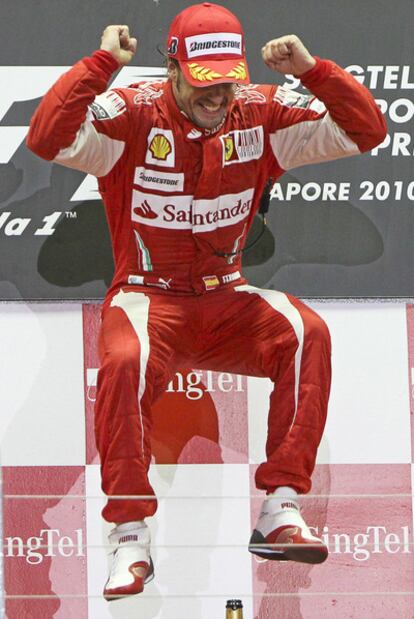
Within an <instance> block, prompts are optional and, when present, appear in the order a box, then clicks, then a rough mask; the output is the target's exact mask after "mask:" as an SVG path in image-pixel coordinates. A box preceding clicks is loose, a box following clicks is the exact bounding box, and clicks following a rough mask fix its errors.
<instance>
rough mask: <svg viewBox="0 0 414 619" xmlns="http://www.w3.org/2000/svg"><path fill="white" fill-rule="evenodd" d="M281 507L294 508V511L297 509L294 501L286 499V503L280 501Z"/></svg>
mask: <svg viewBox="0 0 414 619" xmlns="http://www.w3.org/2000/svg"><path fill="white" fill-rule="evenodd" d="M281 507H282V509H296V511H299V508H298V506H297V505H296V503H291V502H290V501H288V502H287V503H282V505H281Z"/></svg>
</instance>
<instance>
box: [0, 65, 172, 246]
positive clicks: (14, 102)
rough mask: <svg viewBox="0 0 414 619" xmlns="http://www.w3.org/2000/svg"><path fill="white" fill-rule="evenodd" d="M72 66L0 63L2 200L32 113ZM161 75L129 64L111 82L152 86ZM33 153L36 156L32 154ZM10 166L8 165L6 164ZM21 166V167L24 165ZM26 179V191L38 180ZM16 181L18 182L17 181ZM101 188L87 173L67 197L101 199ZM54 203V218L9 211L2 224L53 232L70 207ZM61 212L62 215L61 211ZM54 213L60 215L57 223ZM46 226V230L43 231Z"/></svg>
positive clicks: (11, 231)
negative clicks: (16, 216)
mask: <svg viewBox="0 0 414 619" xmlns="http://www.w3.org/2000/svg"><path fill="white" fill-rule="evenodd" d="M68 69H70V67H67V66H43V67H39V66H22V67H0V89H1V92H2V96H1V101H0V169H1V168H3V170H1V172H2V175H1V181H2V182H1V183H0V185H1V190H0V202H2V201H5V200H4V194H5V193H6V189H7V188H8V186H12V185H13V181H14V179H13V178H12V176H13V173H17V172H16V168H17V166H12V165H11V163H9V162H12V160H14V159H15V158H16V157H20V147H21V146H22V145H23V143H24V141H25V139H26V136H27V133H28V131H29V122H30V118H31V116H32V115H33V113H34V111H35V109H36V107H37V106H38V104H39V103H40V99H41V97H43V95H44V94H45V93H46V92H47V91H48V90H49V88H50V87H51V86H52V85H53V84H54V83H55V82H56V80H57V79H58V78H59V77H60V76H61V75H62V74H63V73H65V72H66V71H67V70H68ZM160 78H165V69H163V68H158V67H130V66H128V67H123V68H122V69H121V71H120V72H119V73H118V75H117V76H116V78H115V80H114V81H113V82H112V83H111V84H110V87H111V88H119V87H127V86H129V84H132V83H137V82H141V81H145V82H146V85H147V86H148V85H149V84H150V82H155V81H158V82H159V81H160ZM138 94H139V93H138ZM101 96H102V95H101ZM98 103H99V101H98ZM111 103H112V107H113V110H112V111H111V114H118V113H121V112H122V110H120V108H119V101H118V100H116V99H114V100H112V102H111ZM111 109H112V108H111ZM95 111H96V112H97V114H98V116H99V112H101V113H102V110H100V109H99V107H95ZM111 117H112V116H111ZM28 156H29V155H28ZM25 157H26V155H25ZM30 157H32V155H31V154H30ZM28 161H29V159H28ZM45 165H50V164H45ZM3 166H4V167H3ZM6 166H8V167H7V168H6ZM19 167H20V168H21V165H20V166H19ZM29 172H30V171H29ZM66 173H67V174H72V175H74V174H76V173H74V172H73V171H71V170H67V172H66ZM4 176H5V178H4ZM25 180H26V183H25V186H26V189H25V191H26V193H27V192H28V191H29V189H30V187H31V186H32V185H34V183H32V181H31V178H30V177H29V179H25ZM15 184H16V185H17V182H16V183H15ZM97 189H98V187H97V182H96V179H95V178H94V177H91V176H89V175H87V176H86V177H84V179H83V181H82V182H81V183H80V185H78V188H77V189H76V190H75V192H74V193H73V190H72V195H71V196H69V197H68V198H65V201H66V200H67V201H69V202H73V201H85V200H99V199H100V195H99V193H98V191H97ZM10 191H11V190H10ZM20 193H21V192H19V199H21V196H20ZM24 197H27V196H24ZM7 198H10V195H9V192H7ZM59 206H60V208H59ZM68 206H69V205H68ZM53 207H54V208H53V209H51V211H52V213H51V214H49V213H47V217H49V218H50V219H48V220H47V221H46V222H42V219H41V218H40V219H39V220H36V222H34V221H33V217H36V215H34V216H33V217H30V220H29V221H26V219H27V218H26V219H25V220H24V221H21V220H20V219H18V220H16V221H12V220H13V219H14V218H13V214H12V212H10V213H8V214H7V217H6V216H5V217H3V219H2V221H1V222H0V227H1V228H2V231H3V233H5V234H6V235H7V236H11V235H14V236H17V235H21V234H22V233H23V232H25V231H26V233H27V232H29V231H31V232H33V234H39V235H46V234H53V232H54V225H55V224H56V222H57V221H58V219H59V217H60V216H64V213H65V210H66V209H65V208H62V205H58V204H54V205H53ZM58 212H59V216H58V215H57V213H58ZM68 212H69V209H68ZM44 214H45V213H44V212H42V217H43V216H44ZM52 216H53V217H56V221H54V222H53V226H52ZM67 217H68V218H70V215H67ZM42 228H43V231H40V230H42Z"/></svg>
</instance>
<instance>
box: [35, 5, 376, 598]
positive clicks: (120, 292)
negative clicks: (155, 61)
mask: <svg viewBox="0 0 414 619" xmlns="http://www.w3.org/2000/svg"><path fill="white" fill-rule="evenodd" d="M167 45H168V56H169V62H168V80H167V81H166V82H153V83H148V82H146V83H139V84H135V85H132V86H130V87H128V88H122V89H115V90H109V91H106V88H107V84H108V81H109V79H110V77H111V75H112V73H113V72H114V71H115V70H117V69H118V68H119V66H122V65H124V64H127V63H128V62H129V61H130V60H131V58H132V56H133V54H134V52H135V47H136V40H135V39H132V38H131V37H130V36H129V31H128V28H127V27H126V26H110V27H108V28H107V29H106V30H105V32H104V34H103V37H102V46H101V49H100V50H99V51H97V52H95V53H94V54H93V55H92V56H91V57H89V58H84V59H83V60H81V61H80V62H78V63H77V64H76V65H75V66H74V67H73V68H72V69H71V70H70V71H68V72H67V73H66V74H65V75H63V76H62V77H61V78H60V79H59V80H58V81H57V83H56V84H55V85H54V86H53V87H52V89H51V90H50V91H49V92H48V93H47V94H46V96H45V98H44V99H43V101H42V103H41V105H40V107H39V108H38V110H37V111H36V113H35V115H34V117H33V120H32V123H31V127H30V133H29V136H28V142H27V143H28V146H29V148H31V149H32V150H33V151H34V152H35V153H37V154H38V155H40V156H41V157H44V158H45V159H48V160H52V161H55V162H57V163H61V164H63V165H66V166H69V167H72V168H76V169H78V170H82V171H84V172H88V173H90V174H94V175H95V176H97V177H98V181H99V190H100V192H101V195H102V198H103V201H104V203H105V208H106V215H107V220H108V224H109V229H110V233H111V238H112V244H113V254H114V259H115V274H114V279H113V282H112V285H111V287H110V289H109V291H108V294H107V296H106V299H105V303H104V307H103V312H102V327H101V333H100V341H99V347H100V355H101V369H100V372H99V380H98V395H97V401H96V440H97V445H98V450H99V454H100V458H101V472H102V486H103V489H104V491H105V493H106V494H107V495H108V496H109V497H111V496H115V495H121V496H124V497H125V496H126V497H128V496H131V499H128V498H123V499H115V498H114V499H112V500H111V498H109V500H108V503H107V505H106V506H105V508H104V510H103V516H104V518H105V519H106V520H108V521H109V522H114V523H115V525H116V526H115V528H114V530H113V532H112V533H111V536H110V539H111V542H113V544H114V559H113V565H112V569H111V574H110V577H109V579H108V582H107V584H106V587H105V591H104V595H105V597H106V599H108V600H109V599H114V598H116V597H122V596H125V595H130V594H134V593H139V592H140V591H142V589H143V587H144V583H145V582H148V580H149V579H150V578H152V575H153V566H152V561H151V557H150V551H149V542H150V537H149V530H148V527H147V525H146V524H145V521H144V519H145V518H146V517H148V516H152V515H153V514H154V512H155V510H156V507H157V502H156V500H155V497H154V492H153V489H152V487H151V485H150V483H149V481H148V475H147V473H148V468H149V464H150V460H151V447H150V435H151V405H152V403H153V402H154V401H155V400H156V399H157V398H158V397H159V396H160V395H161V394H162V393H163V391H164V390H165V389H166V386H167V385H168V383H169V381H170V380H171V377H172V376H173V375H174V372H175V371H176V369H177V368H179V367H197V368H200V369H210V370H216V371H221V372H234V373H239V374H246V375H251V376H261V377H268V378H270V379H271V380H272V381H273V382H274V383H275V385H276V386H275V388H274V391H273V393H272V395H271V398H270V411H269V420H268V438H267V443H266V455H267V458H266V461H265V462H263V463H262V464H261V465H260V466H259V467H258V469H257V474H256V484H257V487H258V488H260V489H264V490H266V491H267V495H268V496H267V498H266V499H265V502H264V507H263V511H262V514H261V515H260V517H259V520H258V522H257V525H256V527H255V530H254V532H253V535H252V538H251V540H250V546H249V549H250V550H251V552H253V553H256V554H258V555H259V556H262V557H265V558H267V559H276V560H277V559H281V560H286V559H290V560H294V561H304V562H309V563H319V562H322V561H324V560H325V559H326V557H327V548H326V547H325V545H324V544H323V542H322V541H321V540H319V539H318V538H316V537H314V536H313V535H312V534H311V532H310V530H309V528H308V527H307V525H306V524H305V522H304V520H303V518H302V516H301V514H300V508H299V504H298V494H301V493H306V492H308V491H309V489H310V487H311V481H310V477H311V474H312V471H313V468H314V465H315V458H316V451H317V447H318V445H319V442H320V440H321V436H322V432H323V429H324V425H325V419H326V411H327V403H328V395H329V386H330V341H329V333H328V330H327V327H326V325H325V324H324V323H323V321H322V320H321V319H320V318H319V317H318V316H317V315H316V314H315V313H314V312H313V311H312V310H311V309H309V308H308V307H306V306H305V305H304V304H303V303H301V302H300V301H298V300H297V299H295V298H294V297H292V296H291V295H288V294H285V293H282V292H277V291H274V290H261V289H258V288H254V287H253V286H249V285H248V284H247V282H246V280H245V279H243V277H242V274H241V251H240V250H241V248H243V245H244V243H245V240H246V236H247V233H248V230H249V228H250V226H251V224H252V221H253V219H254V216H255V213H256V212H257V210H258V204H259V200H260V197H261V195H262V192H263V189H264V186H265V184H266V182H267V181H268V179H269V178H273V179H277V178H278V177H279V176H280V175H281V174H282V173H283V172H284V171H285V170H289V169H291V168H294V167H297V166H302V165H305V164H309V163H316V162H319V161H327V160H332V159H338V158H341V157H346V156H349V155H354V154H357V153H361V152H364V151H367V150H369V149H371V148H373V147H374V146H376V145H377V144H379V143H380V142H381V141H382V140H383V139H384V138H385V132H386V129H385V123H384V119H383V117H382V115H381V113H380V111H379V109H378V107H377V106H376V104H375V101H374V99H373V98H372V96H371V94H370V93H369V92H368V90H367V89H366V88H365V87H364V86H362V85H361V84H359V83H358V82H357V81H356V80H355V79H354V78H353V77H352V76H350V75H349V74H347V73H346V72H345V71H344V70H342V69H341V68H339V67H338V66H337V65H336V64H335V63H333V62H331V61H329V60H321V59H318V58H315V57H313V56H311V54H310V53H309V52H308V50H307V49H306V48H305V47H304V45H303V43H302V42H301V41H300V40H299V39H298V38H297V37H296V36H294V35H288V36H285V37H281V38H279V39H275V40H273V41H270V42H269V43H267V44H266V45H265V46H264V48H263V49H262V55H263V59H264V61H265V63H266V64H267V65H268V66H269V67H270V68H272V69H274V70H276V71H280V72H281V73H291V74H295V75H296V76H299V77H300V79H301V81H302V84H303V85H304V86H305V87H306V88H308V89H309V91H310V92H311V93H312V94H311V95H304V94H298V93H296V92H291V91H288V90H286V89H284V88H282V87H278V86H257V85H252V84H250V83H249V76H248V70H247V64H246V60H245V57H244V42H243V31H242V29H241V26H240V23H239V22H238V20H237V18H236V17H235V16H234V15H233V14H232V13H230V11H228V10H227V9H224V8H223V7H219V6H218V5H214V4H210V3H204V4H202V5H194V6H191V7H188V8H187V9H185V10H184V11H183V12H182V13H180V14H179V15H178V16H177V17H176V18H175V20H174V21H173V23H172V25H171V29H170V33H169V37H168V42H167ZM137 495H141V496H143V497H147V498H143V499H141V500H136V498H135V497H136V496H137Z"/></svg>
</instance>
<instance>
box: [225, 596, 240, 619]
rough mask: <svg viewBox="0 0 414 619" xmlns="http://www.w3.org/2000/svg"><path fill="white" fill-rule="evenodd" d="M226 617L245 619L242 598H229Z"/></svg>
mask: <svg viewBox="0 0 414 619" xmlns="http://www.w3.org/2000/svg"><path fill="white" fill-rule="evenodd" d="M226 619H243V604H242V601H241V600H227V604H226Z"/></svg>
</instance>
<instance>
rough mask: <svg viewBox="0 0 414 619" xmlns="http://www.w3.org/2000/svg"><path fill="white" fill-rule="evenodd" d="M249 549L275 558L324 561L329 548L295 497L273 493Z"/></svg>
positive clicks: (266, 502) (277, 559)
mask: <svg viewBox="0 0 414 619" xmlns="http://www.w3.org/2000/svg"><path fill="white" fill-rule="evenodd" d="M249 551H250V552H251V553H253V554H255V555H258V556H259V557H262V558H263V559H269V560H271V561H299V562H301V563H323V562H324V561H325V560H326V559H327V558H328V548H327V547H326V545H325V544H324V543H323V541H322V540H321V539H319V538H318V537H315V536H314V535H312V533H311V531H310V530H309V527H308V526H307V524H306V523H305V521H304V520H303V518H302V516H301V514H300V509H299V505H298V503H297V501H296V500H295V498H293V497H290V496H288V497H284V498H283V497H282V496H281V495H278V494H272V495H269V496H268V497H267V498H266V499H265V500H264V502H263V506H262V511H261V513H260V516H259V519H258V521H257V524H256V527H255V529H254V530H253V533H252V536H251V538H250V542H249Z"/></svg>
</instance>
